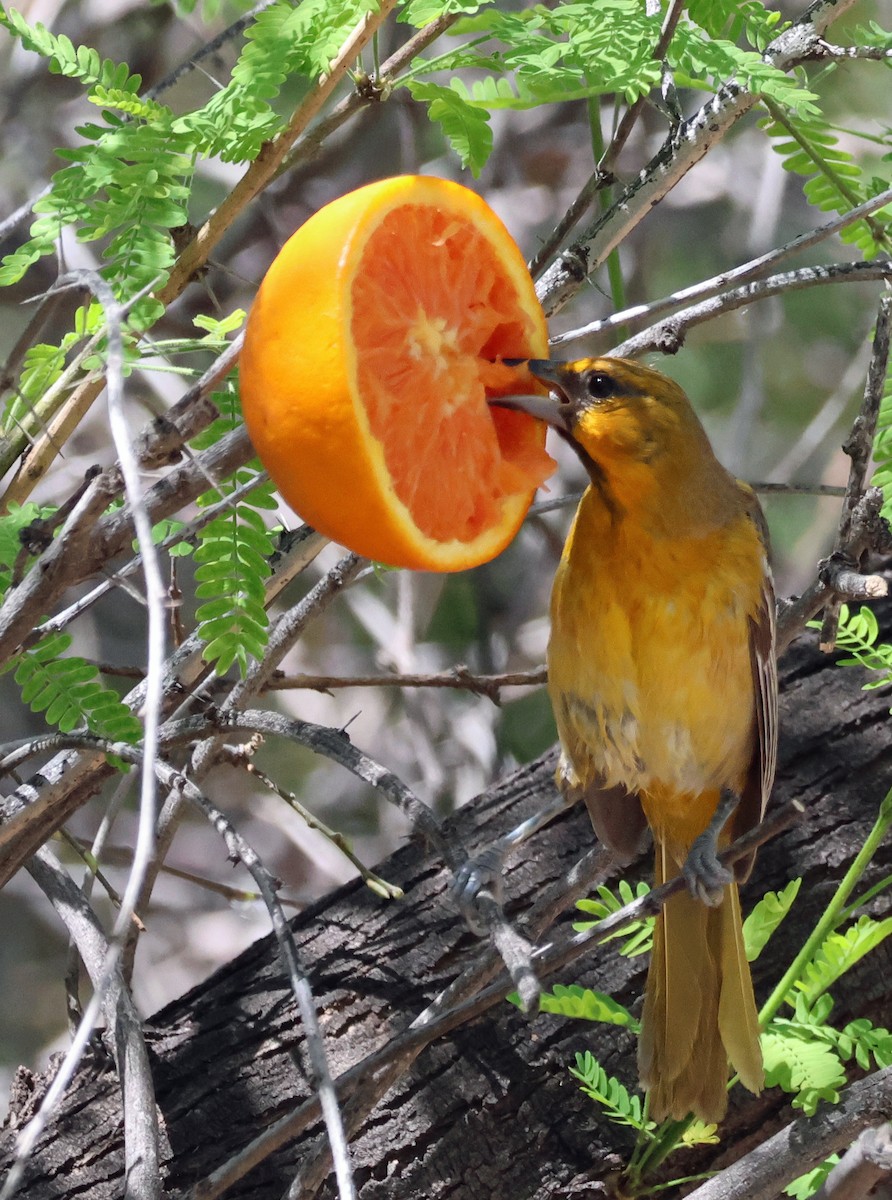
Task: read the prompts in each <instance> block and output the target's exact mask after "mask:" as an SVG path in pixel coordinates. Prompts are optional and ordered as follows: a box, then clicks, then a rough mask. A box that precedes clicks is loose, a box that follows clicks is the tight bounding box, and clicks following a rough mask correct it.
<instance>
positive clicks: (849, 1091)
mask: <svg viewBox="0 0 892 1200" xmlns="http://www.w3.org/2000/svg"><path fill="white" fill-rule="evenodd" d="M890 1103H892V1067H885V1068H884V1069H883V1070H881V1071H877V1072H876V1073H875V1074H873V1075H869V1076H868V1077H867V1078H866V1079H861V1080H859V1081H858V1082H857V1083H853V1084H851V1085H850V1086H849V1087H847V1088H846V1090H845V1091H844V1092H843V1094H842V1099H841V1100H840V1102H839V1103H838V1104H835V1105H825V1106H823V1107H822V1108H821V1109H820V1110H819V1111H818V1112H817V1113H815V1115H814V1116H813V1117H799V1118H798V1119H797V1120H795V1121H793V1122H791V1123H790V1124H789V1125H787V1127H786V1128H785V1129H782V1130H781V1131H780V1133H776V1134H775V1135H774V1137H771V1138H768V1140H767V1141H765V1142H762V1143H761V1145H759V1146H757V1147H756V1148H755V1149H754V1150H751V1151H750V1153H749V1154H745V1155H744V1156H743V1158H740V1159H738V1160H737V1162H736V1163H732V1164H731V1166H730V1167H726V1168H725V1170H724V1171H722V1172H721V1173H720V1174H719V1175H716V1176H715V1178H714V1179H710V1180H709V1181H708V1182H707V1183H704V1184H702V1185H701V1186H700V1187H698V1188H696V1189H695V1190H694V1191H693V1192H689V1193H688V1200H775V1197H776V1196H777V1195H778V1193H779V1192H780V1191H781V1190H782V1189H783V1187H784V1185H785V1184H787V1183H789V1182H790V1180H791V1179H795V1178H796V1176H797V1175H801V1174H803V1173H804V1172H805V1171H808V1170H810V1169H811V1168H812V1167H816V1166H817V1165H818V1163H820V1162H823V1161H824V1159H825V1158H826V1157H827V1156H828V1155H829V1154H832V1153H833V1152H834V1151H835V1150H840V1149H842V1147H843V1146H847V1145H848V1144H849V1143H850V1142H851V1141H852V1139H853V1138H855V1137H856V1136H857V1135H858V1134H859V1133H860V1132H861V1130H863V1129H867V1128H868V1127H870V1126H872V1125H877V1124H879V1123H880V1122H881V1121H885V1120H886V1115H887V1113H888V1112H889V1106H890Z"/></svg>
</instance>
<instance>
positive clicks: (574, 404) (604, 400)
mask: <svg viewBox="0 0 892 1200" xmlns="http://www.w3.org/2000/svg"><path fill="white" fill-rule="evenodd" d="M508 365H513V366H518V367H521V366H525V367H526V368H527V369H528V370H529V372H530V374H531V375H533V376H534V377H535V378H536V379H538V380H540V381H541V382H542V383H545V384H547V385H548V387H549V388H550V389H551V393H552V394H551V395H550V396H494V397H492V398H491V400H490V403H491V404H495V405H499V406H501V407H505V408H514V409H518V410H520V411H523V412H526V413H529V414H530V415H531V416H534V417H538V418H539V419H540V420H543V421H545V422H547V424H549V425H552V426H553V427H554V428H555V429H556V430H557V431H558V432H559V433H560V434H561V435H562V436H563V437H564V438H566V439H567V441H569V442H570V443H571V444H572V445H574V448H575V449H576V450H577V452H581V453H580V457H582V459H583V461H585V458H586V457H588V458H589V459H591V460H592V461H594V462H595V463H597V464H598V465H599V466H600V467H601V468H602V469H604V470H606V471H607V472H608V473H612V471H613V470H622V469H623V467H624V465H628V466H631V465H632V464H635V463H638V464H654V465H657V463H658V461H659V460H660V459H662V458H664V457H667V456H669V457H672V458H675V459H677V458H678V457H679V456H680V455H681V454H682V452H683V451H685V450H687V448H688V447H689V446H690V445H691V443H692V442H693V449H694V451H695V452H699V453H702V448H703V444H704V443H705V442H706V435H705V433H704V432H703V429H702V426H701V425H700V422H699V420H698V418H697V416H696V414H695V412H694V410H693V409H692V407H691V404H690V401H689V400H688V398H687V396H686V395H685V394H684V392H683V391H682V389H681V388H680V387H679V386H678V384H677V383H675V382H674V380H672V379H669V378H667V376H665V375H661V374H660V372H659V371H653V370H651V369H650V367H645V366H642V364H641V363H637V362H633V361H632V360H631V359H627V358H582V359H578V360H577V361H575V362H555V361H552V360H550V359H537V358H531V359H527V360H522V359H520V360H509V362H508Z"/></svg>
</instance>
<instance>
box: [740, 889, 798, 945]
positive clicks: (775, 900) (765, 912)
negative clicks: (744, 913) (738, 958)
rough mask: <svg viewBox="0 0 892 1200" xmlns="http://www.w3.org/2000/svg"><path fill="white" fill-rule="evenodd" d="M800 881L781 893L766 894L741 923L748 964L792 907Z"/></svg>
mask: <svg viewBox="0 0 892 1200" xmlns="http://www.w3.org/2000/svg"><path fill="white" fill-rule="evenodd" d="M801 884H802V880H801V879H793V880H791V881H790V882H789V883H788V884H787V886H786V887H785V888H784V889H783V891H781V892H766V893H765V895H764V896H763V897H762V899H761V900H760V901H759V903H758V904H757V905H756V906H755V908H754V909H753V911H752V912H751V913H750V914H749V916H748V917H747V918H746V920H745V921H744V923H743V940H744V944H745V946H746V957H747V960H748V961H749V962H755V960H756V959H757V958H758V957H759V955H760V954H761V953H762V950H763V949H764V947H765V944H766V943H767V941H768V939H769V938H770V937H771V935H772V934H773V933H774V931H775V930H776V929H777V927H778V925H780V923H781V921H782V920H783V919H784V917H785V916H786V915H787V913H788V912H789V911H790V909H791V908H792V907H793V901H794V900H795V899H796V896H797V895H798V893H799V888H800V886H801Z"/></svg>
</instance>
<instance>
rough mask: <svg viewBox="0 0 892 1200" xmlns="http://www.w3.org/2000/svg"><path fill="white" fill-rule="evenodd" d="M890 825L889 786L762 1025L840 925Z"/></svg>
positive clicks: (766, 1008)
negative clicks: (847, 904)
mask: <svg viewBox="0 0 892 1200" xmlns="http://www.w3.org/2000/svg"><path fill="white" fill-rule="evenodd" d="M890 824H892V789H890V790H889V791H888V792H887V793H886V795H885V798H884V799H883V802H882V804H881V805H880V811H879V814H878V816H877V819H876V821H875V822H874V826H873V829H871V831H870V833H869V834H868V835H867V840H866V841H865V843H864V845H863V846H862V847H861V850H860V852H859V853H858V855H857V857H856V858H855V860H854V862H853V863H852V865H851V866H850V867H849V869H848V871H846V873H845V875H844V876H843V878H842V880H841V881H840V884H839V887H838V888H837V889H836V892H835V893H834V895H833V898H832V899H831V901H830V903H829V904H828V905H827V907H826V909H825V910H824V913H823V915H822V916H821V919H820V920H819V921H818V923H817V925H816V926H815V927H814V929H813V930H812V933H811V935H810V937H809V938H808V939H807V941H806V943H805V945H804V946H803V947H802V949H801V950H800V951H799V953H798V954H797V955H796V957H795V958H794V959H793V961H792V962H791V963H790V966H789V967H788V968H787V971H786V973H785V974H784V977H783V978H782V979H781V981H780V983H778V985H777V987H776V988H775V989H774V991H773V992H772V993H771V995H770V996H769V997H768V999H767V1000H766V1002H765V1003H764V1004H763V1005H762V1011H761V1012H760V1013H759V1023H760V1024H761V1025H762V1027H763V1028H764V1027H765V1026H766V1025H767V1024H768V1022H769V1021H770V1020H771V1018H772V1017H773V1016H774V1015H775V1013H776V1012H777V1011H778V1009H779V1008H780V1006H781V1005H782V1004H783V1002H784V1000H785V999H786V996H787V993H788V992H789V991H790V989H791V988H792V987H793V986H794V985H795V984H796V982H797V980H798V979H799V978H800V977H801V975H802V972H803V971H804V970H805V967H806V965H807V964H808V963H809V962H811V960H812V959H813V958H814V955H815V952H816V951H817V949H818V947H819V946H821V945H822V944H823V942H824V940H825V939H826V938H827V936H828V934H830V933H832V932H833V930H834V929H835V928H836V927H837V926H838V925H839V924H840V921H841V920H842V917H843V914H844V912H845V907H846V901H847V900H848V898H849V896H850V895H851V894H852V892H853V890H854V888H855V886H856V884H857V883H858V880H859V879H860V878H861V876H862V875H863V874H864V872H865V870H866V868H867V865H868V863H869V862H870V860H871V859H872V858H873V856H874V854H876V852H877V849H878V847H879V845H880V843H881V842H882V840H883V838H884V837H885V836H886V831H887V830H888V828H889V825H890Z"/></svg>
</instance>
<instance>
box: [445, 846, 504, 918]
mask: <svg viewBox="0 0 892 1200" xmlns="http://www.w3.org/2000/svg"><path fill="white" fill-rule="evenodd" d="M504 857H505V850H504V847H503V846H501V845H500V844H497V845H495V846H488V847H487V848H486V849H485V850H481V852H480V853H479V854H478V855H476V856H475V857H474V858H469V859H468V861H467V862H466V863H464V864H463V865H462V866H461V867H460V868H459V869H458V871H456V873H455V879H454V880H453V883H452V894H453V896H454V897H455V901H456V903H457V904H458V907H459V909H460V910H461V913H462V916H463V917H464V918H465V921H466V922H467V924H468V927H469V928H470V929H471V931H472V932H473V933H476V934H477V936H478V937H486V935H487V933H488V932H489V922H487V920H486V917H485V911H484V910H485V909H486V908H489V909H490V912H492V911H493V910H494V909H501V907H502V865H503V861H504Z"/></svg>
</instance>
